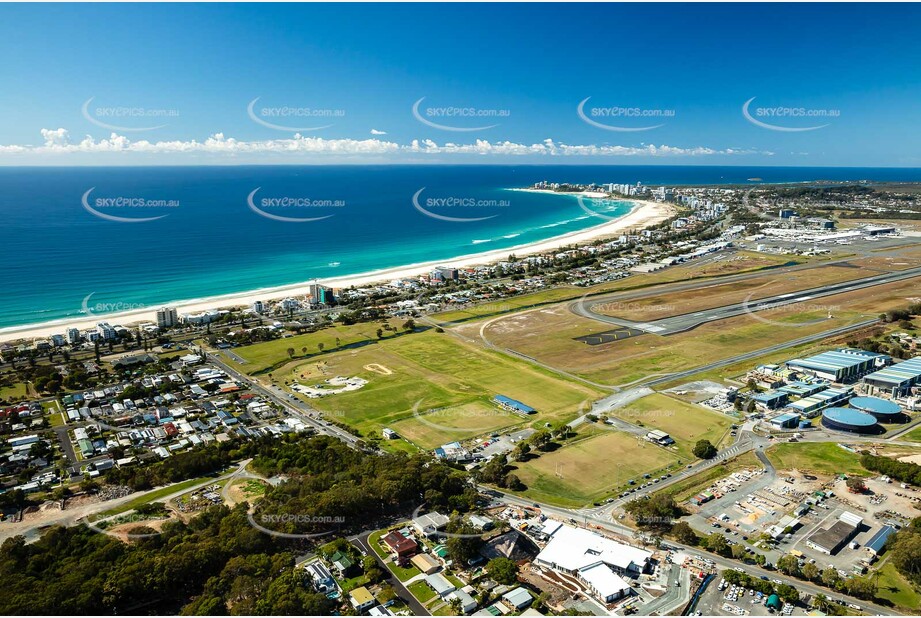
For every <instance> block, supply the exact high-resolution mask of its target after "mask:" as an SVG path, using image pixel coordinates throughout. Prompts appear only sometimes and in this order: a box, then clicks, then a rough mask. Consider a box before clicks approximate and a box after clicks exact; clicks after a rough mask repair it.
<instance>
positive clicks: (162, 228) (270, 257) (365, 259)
mask: <svg viewBox="0 0 921 618" xmlns="http://www.w3.org/2000/svg"><path fill="white" fill-rule="evenodd" d="M751 178H760V179H762V180H763V181H765V182H800V181H811V180H820V179H828V180H863V179H867V180H903V181H921V169H880V168H872V169H868V168H782V167H760V168H759V167H702V166H575V165H559V166H546V165H545V166H402V165H400V166H398V165H390V166H304V167H299V166H240V167H144V168H138V167H118V168H102V167H74V168H55V167H49V168H0V188H2V190H0V229H2V240H3V243H2V247H0V266H2V268H0V289H2V290H3V302H2V304H0V328H4V327H11V326H16V325H22V324H34V323H39V322H47V321H51V320H59V319H63V318H72V317H79V316H81V315H83V314H82V307H83V302H84V299H85V298H86V297H87V295H89V294H92V297H91V300H90V301H89V304H90V306H91V307H96V306H98V305H100V304H102V305H105V306H107V307H112V308H113V309H126V308H134V307H141V306H159V305H160V304H163V303H167V302H171V301H182V300H191V299H197V298H204V297H209V296H217V295H221V294H229V293H234V292H243V291H247V290H253V289H258V288H266V287H274V286H280V285H286V284H293V283H299V282H304V281H308V280H311V279H314V278H321V279H322V278H330V277H341V276H343V275H348V274H358V273H364V272H369V271H374V270H379V269H383V268H389V267H396V266H402V265H407V264H414V263H419V262H427V261H434V260H445V261H448V260H449V259H450V258H453V257H458V256H462V255H469V254H473V253H478V252H483V251H491V250H495V249H506V248H511V247H515V246H517V245H522V244H527V243H532V242H535V241H538V240H543V239H546V238H550V237H552V236H558V235H561V234H566V233H570V232H574V231H578V230H581V229H585V228H588V227H592V226H595V225H599V224H602V223H605V222H606V221H607V219H606V218H601V217H596V216H592V215H591V214H588V213H586V211H585V210H584V209H583V205H584V204H582V205H580V203H579V201H578V200H577V199H576V198H574V197H572V196H558V195H547V194H539V193H523V192H516V191H508V190H507V189H508V188H512V187H526V186H529V185H531V184H533V183H534V182H536V181H539V180H549V181H559V182H564V181H565V182H576V183H588V182H596V183H608V182H617V183H624V182H627V183H635V182H642V183H644V184H647V185H660V184H665V185H669V184H673V185H674V184H697V185H702V184H721V183H746V182H748V181H749V179H751ZM253 191H256V193H255V194H253ZM420 191H421V193H420ZM87 192H89V193H87ZM251 195H252V197H251V198H250V196H251ZM414 196H417V197H416V199H415V203H414V199H413V198H414ZM285 199H287V202H285V201H284V200H285ZM250 203H252V204H253V205H254V206H255V207H256V209H258V210H259V211H261V213H264V214H259V213H257V212H256V211H255V210H254V209H253V208H251V206H250ZM417 205H418V206H419V208H417ZM87 206H88V208H87ZM91 210H92V211H95V213H99V214H94V212H91ZM591 210H593V211H595V212H600V213H602V214H603V215H604V216H605V217H614V216H618V215H621V214H624V213H626V212H627V211H628V210H629V205H628V204H626V203H609V204H602V205H598V204H593V205H591ZM423 211H426V212H428V213H431V214H432V215H434V216H429V215H428V214H426V212H423ZM164 215H165V216H164ZM266 215H267V216H266ZM113 217H114V218H120V219H153V220H149V221H132V222H125V221H118V220H112V218H113ZM156 217H159V218H156ZM273 217H282V218H287V219H313V220H311V221H297V222H292V221H285V220H278V219H276V218H273ZM155 218H156V219H155ZM94 313H100V311H98V310H95V311H94Z"/></svg>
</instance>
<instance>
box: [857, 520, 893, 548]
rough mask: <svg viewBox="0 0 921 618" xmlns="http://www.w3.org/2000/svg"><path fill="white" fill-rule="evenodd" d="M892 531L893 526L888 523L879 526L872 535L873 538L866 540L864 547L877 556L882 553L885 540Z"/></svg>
mask: <svg viewBox="0 0 921 618" xmlns="http://www.w3.org/2000/svg"><path fill="white" fill-rule="evenodd" d="M893 532H895V528H893V527H892V526H890V525H889V524H886V525H885V526H883V527H882V528H880V529H879V530H878V531H877V532H876V534H874V535H873V538H871V539H870V540H869V541H867V543H866V544H865V545H864V546H863V547H864V549H866V550H867V551H868V552H870V553H871V554H873V555H874V556H879V555H880V554H881V553H883V550H884V549H885V547H886V541H888V540H889V537H890V536H892V533H893Z"/></svg>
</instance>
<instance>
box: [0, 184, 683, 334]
mask: <svg viewBox="0 0 921 618" xmlns="http://www.w3.org/2000/svg"><path fill="white" fill-rule="evenodd" d="M509 190H511V191H534V192H546V193H552V194H554V195H570V196H573V195H584V196H586V197H599V195H595V194H594V193H591V192H587V193H562V192H559V191H549V190H544V189H509ZM601 195H603V194H601ZM619 201H624V202H629V203H631V204H633V207H632V208H631V210H630V212H628V213H627V214H625V215H623V216H621V217H618V218H617V219H613V220H610V221H607V222H604V223H601V224H599V225H596V226H593V227H590V228H586V229H584V230H579V231H576V232H569V233H567V234H562V235H560V236H554V237H551V238H548V239H545V240H541V241H537V242H533V243H529V244H524V245H517V246H514V247H509V248H506V249H494V250H491V251H486V252H482V253H473V254H468V255H462V256H458V257H454V258H447V259H443V260H437V261H428V262H419V263H416V264H409V265H405V266H396V267H392V268H386V269H381V270H376V271H371V272H366V273H358V274H355V275H346V276H343V277H336V278H329V279H317V280H311V281H304V282H300V283H294V284H289V285H284V286H276V287H271V288H261V289H257V290H250V291H246V292H235V293H231V294H224V295H219V296H211V297H208V298H200V299H188V300H183V301H167V302H164V303H161V304H158V305H156V306H150V307H144V308H140V309H134V310H129V311H121V312H114V313H105V314H101V315H98V316H95V317H89V318H87V317H73V318H63V319H59V320H52V321H48V322H41V323H34V324H23V325H20V326H9V327H5V328H0V342H12V341H17V340H21V339H34V338H40V337H49V336H51V335H52V334H55V333H62V334H63V333H64V331H66V330H67V329H68V328H79V329H81V330H83V329H86V328H91V327H93V326H95V325H96V324H97V323H98V322H102V321H105V322H111V323H113V324H121V325H123V326H130V325H132V324H136V323H139V322H154V323H156V311H157V309H158V308H160V307H161V306H164V305H165V306H171V307H175V308H176V310H177V311H178V312H179V313H197V312H201V311H206V310H209V309H226V308H231V307H240V306H249V305H252V303H253V302H255V301H257V300H262V301H267V300H280V299H282V298H285V297H287V296H304V295H306V294H307V293H308V288H309V285H310V284H311V283H315V282H316V283H322V284H323V285H326V286H329V287H332V288H348V287H352V286H355V287H360V286H365V285H370V284H376V283H388V282H390V281H392V280H393V279H402V278H412V277H417V276H419V275H421V274H424V273H427V272H430V271H431V270H432V269H433V268H434V267H436V266H442V265H447V264H450V265H451V266H454V267H456V268H468V267H471V266H480V265H484V264H490V263H494V262H498V261H501V260H504V259H506V258H507V257H508V256H509V255H511V254H515V255H516V256H517V257H524V256H528V255H534V254H538V253H545V252H547V251H552V250H554V249H559V248H561V247H565V246H568V245H573V244H579V243H586V242H590V241H593V240H597V239H602V238H607V237H611V236H619V235H620V234H621V233H622V232H623V231H624V230H627V229H641V228H644V227H647V226H649V225H654V224H656V223H659V222H661V221H663V220H665V219H667V218H668V217H670V216H671V215H672V214H673V211H674V207H673V206H672V205H670V204H666V203H661V202H651V201H645V200H630V199H623V200H619Z"/></svg>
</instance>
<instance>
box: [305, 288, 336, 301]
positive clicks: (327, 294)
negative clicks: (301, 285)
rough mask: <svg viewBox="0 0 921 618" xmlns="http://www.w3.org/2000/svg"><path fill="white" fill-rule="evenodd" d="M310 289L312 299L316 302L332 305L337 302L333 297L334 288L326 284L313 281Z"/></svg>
mask: <svg viewBox="0 0 921 618" xmlns="http://www.w3.org/2000/svg"><path fill="white" fill-rule="evenodd" d="M308 291H309V292H310V300H311V302H313V303H314V304H319V305H332V304H333V303H334V302H335V300H334V298H333V289H332V288H328V287H326V286H325V285H320V284H319V283H311V284H310V287H309V288H308Z"/></svg>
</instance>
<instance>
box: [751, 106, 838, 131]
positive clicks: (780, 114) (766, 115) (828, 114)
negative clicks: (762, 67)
mask: <svg viewBox="0 0 921 618" xmlns="http://www.w3.org/2000/svg"><path fill="white" fill-rule="evenodd" d="M756 98H757V97H752V98H750V99H749V100H748V101H746V102H745V103H744V104H743V105H742V116H744V117H745V119H746V120H747V121H749V122H750V123H752V124H753V125H755V126H756V127H761V128H762V129H768V130H770V131H781V132H785V133H800V132H803V131H815V130H817V129H823V128H825V127H827V126H828V125H829V124H831V123H825V124H819V125H816V124H811V125H808V126H792V125H795V123H796V122H797V121H803V120H804V119H806V120H810V121H814V120H815V119H823V120H824V119H829V120H836V119H837V118H839V117H840V116H841V110H838V109H817V108H807V107H784V106H775V107H756V108H755V109H754V110H752V108H751V104H752V102H753V101H754V100H755V99H756ZM791 120H792V123H791V122H790V121H791ZM778 123H783V124H778Z"/></svg>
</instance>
